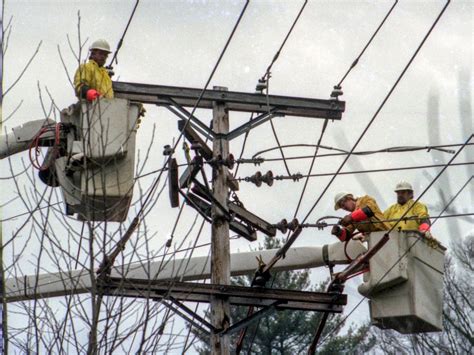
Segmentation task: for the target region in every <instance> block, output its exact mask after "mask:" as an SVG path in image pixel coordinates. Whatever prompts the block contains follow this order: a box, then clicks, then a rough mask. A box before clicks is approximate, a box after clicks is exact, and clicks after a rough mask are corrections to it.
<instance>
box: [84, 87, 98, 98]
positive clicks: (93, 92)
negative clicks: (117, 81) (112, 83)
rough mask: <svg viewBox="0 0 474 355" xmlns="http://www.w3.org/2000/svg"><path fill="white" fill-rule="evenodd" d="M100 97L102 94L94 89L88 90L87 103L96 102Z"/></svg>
mask: <svg viewBox="0 0 474 355" xmlns="http://www.w3.org/2000/svg"><path fill="white" fill-rule="evenodd" d="M99 96H100V94H99V92H98V91H97V90H94V89H89V90H87V93H86V99H87V101H94V100H96V99H98V98H99Z"/></svg>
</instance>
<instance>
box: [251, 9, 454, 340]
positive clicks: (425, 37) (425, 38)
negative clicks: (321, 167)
mask: <svg viewBox="0 0 474 355" xmlns="http://www.w3.org/2000/svg"><path fill="white" fill-rule="evenodd" d="M448 4H449V1H448V2H447V3H446V5H445V6H444V7H443V9H442V10H441V12H440V14H439V15H438V17H437V18H436V20H435V21H434V23H433V24H432V26H431V27H430V29H429V30H428V32H427V34H426V35H425V36H424V38H423V40H422V41H421V43H420V44H419V46H418V47H417V49H416V50H415V52H414V54H413V55H412V57H411V58H410V60H409V61H408V63H407V64H406V65H405V67H404V69H403V70H402V72H401V74H400V75H399V76H398V78H397V80H396V81H395V83H394V85H393V86H392V88H391V89H390V90H389V92H388V94H387V95H386V97H385V98H384V100H383V101H382V103H381V104H380V105H379V107H378V109H377V111H376V112H375V114H374V115H373V117H372V118H371V120H370V121H369V123H368V125H367V126H366V127H365V129H364V130H363V131H362V133H361V135H360V136H359V138H358V139H357V141H356V142H355V144H354V146H353V147H352V149H351V150H350V151H349V153H348V154H347V156H346V157H345V159H344V161H343V162H342V164H341V165H340V166H339V168H338V170H337V172H336V173H335V174H334V175H333V176H332V178H331V180H330V181H329V183H328V184H327V185H326V187H325V188H324V189H323V191H322V193H321V194H320V196H319V197H318V199H317V200H316V202H315V203H314V204H313V206H312V207H311V209H310V210H309V211H308V213H307V214H306V216H305V217H304V219H303V221H302V223H304V222H305V221H306V220H307V219H308V217H309V216H310V215H311V213H312V211H313V210H314V208H315V207H316V206H317V204H318V203H319V201H320V200H321V198H322V197H323V195H324V194H325V193H326V192H327V190H328V188H329V186H330V185H331V184H332V182H333V181H334V180H335V178H336V177H337V175H338V173H339V172H340V171H341V170H342V168H343V166H344V165H345V163H346V162H347V160H348V159H349V158H350V156H351V155H352V153H353V152H354V151H355V149H356V148H357V146H358V145H359V143H360V141H361V140H362V138H363V137H364V136H365V134H366V133H367V131H368V129H369V128H370V126H371V125H372V123H373V122H374V121H375V119H376V118H377V116H378V114H379V113H380V111H381V110H382V108H383V107H384V106H385V103H386V102H387V101H388V99H389V98H390V97H391V95H392V93H393V91H394V90H395V88H396V87H397V86H398V83H399V82H400V80H401V79H402V78H403V77H404V75H405V73H406V71H407V70H408V68H409V67H410V66H411V64H412V62H413V60H414V59H415V58H416V56H417V54H418V52H419V51H420V49H421V48H422V47H423V45H424V43H425V42H426V40H427V38H428V37H429V35H430V34H431V32H432V30H433V29H434V27H435V26H436V24H437V23H438V21H439V19H440V18H441V16H442V15H443V13H444V11H445V10H446V8H447V6H448ZM394 5H395V4H394ZM393 7H394V6H393ZM390 12H391V11H390ZM384 21H385V19H384ZM377 31H378V29H377ZM349 71H350V70H349ZM347 74H348V73H347ZM347 74H346V75H345V76H344V77H343V79H342V80H344V78H345V77H346V76H347ZM342 80H341V82H342ZM453 158H454V157H453ZM451 161H452V160H450V162H451ZM444 170H445V169H443V170H442V171H444ZM442 171H441V172H442ZM438 176H439V175H438ZM256 331H258V329H257V330H256Z"/></svg>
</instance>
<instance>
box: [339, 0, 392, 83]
mask: <svg viewBox="0 0 474 355" xmlns="http://www.w3.org/2000/svg"><path fill="white" fill-rule="evenodd" d="M397 4H398V0H395V2H394V3H393V5H392V7H391V8H390V10H389V11H388V12H387V14H386V15H385V17H384V19H383V20H382V22H381V23H380V25H379V27H377V29H376V30H375V32H374V33H373V35H372V37H370V39H369V41H368V42H367V44H366V45H365V47H364V48H363V49H362V51H361V52H360V54H359V55H358V56H357V58H356V59H355V60H354V61H353V62H352V64H351V66H350V67H349V69H347V72H346V73H345V74H344V76H343V77H342V79H341V80H340V81H339V83H338V84H337V85H336V87H338V88H340V87H341V85H342V82H343V81H344V80H345V79H346V77H347V75H349V73H350V72H351V70H352V69H354V67H355V66H356V65H357V63H359V59H360V58H361V57H362V55H363V54H364V52H365V51H366V49H367V48H368V47H369V45H370V43H372V41H373V39H374V38H375V36H376V35H377V33H378V32H379V30H380V29H381V28H382V26H383V24H384V23H385V21H386V20H387V18H388V17H389V16H390V14H391V13H392V11H393V9H394V8H395V6H396V5H397ZM336 87H335V88H336Z"/></svg>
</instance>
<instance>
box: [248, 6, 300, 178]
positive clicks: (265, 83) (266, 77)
mask: <svg viewBox="0 0 474 355" xmlns="http://www.w3.org/2000/svg"><path fill="white" fill-rule="evenodd" d="M307 3H308V0H305V1H304V3H303V5H302V6H301V8H300V11H299V12H298V15H297V16H296V18H295V20H294V21H293V23H292V25H291V27H290V29H289V31H288V32H287V34H286V36H285V38H284V39H283V42H282V43H281V45H280V48H279V49H278V50H277V52H276V53H275V55H274V56H273V59H272V61H271V62H270V64H269V65H268V67H267V69H266V70H265V74H263V75H262V77H261V78H260V79H259V80H258V83H257V87H256V91H257V92H260V93H262V92H263V90H265V93H266V98H267V109H268V112H269V114H270V105H269V97H268V95H269V93H270V91H269V90H270V89H269V86H270V78H271V69H272V67H273V64H275V62H276V61H277V59H278V57H279V56H280V53H281V51H282V50H283V47H284V46H285V44H286V41H287V40H288V38H289V37H290V35H291V33H292V32H293V29H294V28H295V26H296V24H297V22H298V20H299V18H300V16H301V14H302V13H303V10H304V9H305V7H306V5H307ZM270 126H271V129H272V133H273V136H274V137H275V140H276V142H277V144H278V146H279V147H281V144H280V140H279V139H278V135H277V133H276V129H275V125H274V124H273V120H272V119H270ZM279 149H280V153H281V156H282V160H283V164H284V165H285V169H286V172H287V173H288V175H291V172H290V168H289V167H288V163H287V162H286V160H285V155H284V153H283V150H282V149H281V148H279Z"/></svg>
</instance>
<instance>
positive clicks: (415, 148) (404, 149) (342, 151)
mask: <svg viewBox="0 0 474 355" xmlns="http://www.w3.org/2000/svg"><path fill="white" fill-rule="evenodd" d="M461 145H462V143H461V144H444V145H425V146H398V147H389V148H382V149H376V150H364V151H359V152H353V153H352V154H353V155H371V154H377V153H407V152H415V151H421V150H426V152H427V153H429V152H430V151H432V150H437V151H440V152H444V153H449V154H454V153H455V150H453V149H446V148H451V147H460V146H461ZM469 145H474V143H470V144H469ZM301 147H316V148H321V149H326V150H335V151H337V152H339V153H330V154H320V155H318V156H317V157H318V158H319V157H332V156H339V155H347V154H349V153H350V152H349V151H347V150H345V149H340V148H335V147H331V146H326V145H321V144H287V145H282V146H281V148H301ZM276 149H279V147H272V148H268V149H264V150H261V151H258V152H257V153H255V154H254V155H252V158H251V159H241V160H242V161H240V163H254V160H256V159H258V163H259V164H260V163H262V162H265V161H277V160H281V158H262V157H261V156H260V155H261V154H263V153H268V152H271V151H273V150H276ZM312 157H313V155H301V156H296V157H287V158H286V159H287V160H290V159H309V158H312Z"/></svg>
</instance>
